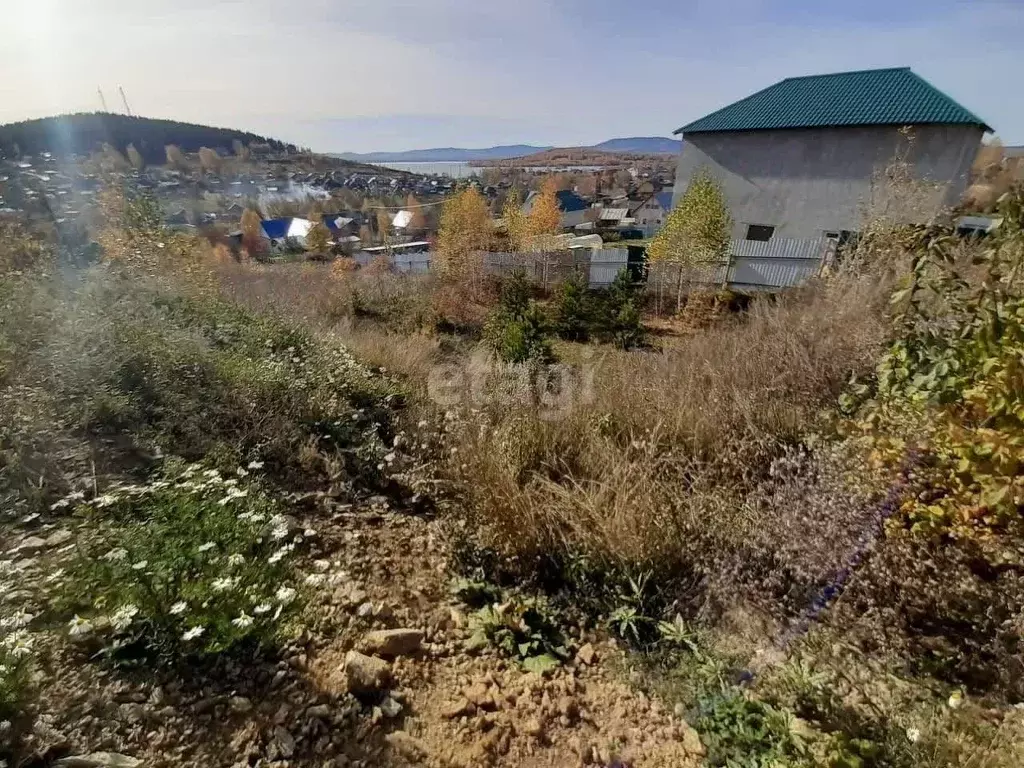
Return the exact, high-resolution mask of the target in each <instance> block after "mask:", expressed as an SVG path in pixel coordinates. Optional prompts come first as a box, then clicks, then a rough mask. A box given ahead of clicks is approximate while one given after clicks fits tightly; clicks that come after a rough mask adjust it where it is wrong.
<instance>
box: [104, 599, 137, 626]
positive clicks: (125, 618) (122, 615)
mask: <svg viewBox="0 0 1024 768" xmlns="http://www.w3.org/2000/svg"><path fill="white" fill-rule="evenodd" d="M138 613H139V609H138V607H137V606H134V605H122V606H121V607H120V608H118V609H117V610H116V611H115V612H114V615H113V616H111V617H110V624H111V626H113V627H114V629H116V630H118V631H119V632H120V631H122V630H125V629H128V627H130V626H131V624H132V619H134V618H135V617H136V615H138Z"/></svg>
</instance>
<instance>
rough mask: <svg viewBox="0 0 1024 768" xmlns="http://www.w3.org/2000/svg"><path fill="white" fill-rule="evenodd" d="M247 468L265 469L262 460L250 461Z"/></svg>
mask: <svg viewBox="0 0 1024 768" xmlns="http://www.w3.org/2000/svg"><path fill="white" fill-rule="evenodd" d="M247 468H248V469H263V462H262V461H250V462H249V464H248V467H247Z"/></svg>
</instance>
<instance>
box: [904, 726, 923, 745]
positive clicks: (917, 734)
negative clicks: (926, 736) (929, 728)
mask: <svg viewBox="0 0 1024 768" xmlns="http://www.w3.org/2000/svg"><path fill="white" fill-rule="evenodd" d="M920 738H921V731H920V730H918V729H917V728H907V740H908V741H909V742H910V743H911V744H916V743H917V742H918V740H920Z"/></svg>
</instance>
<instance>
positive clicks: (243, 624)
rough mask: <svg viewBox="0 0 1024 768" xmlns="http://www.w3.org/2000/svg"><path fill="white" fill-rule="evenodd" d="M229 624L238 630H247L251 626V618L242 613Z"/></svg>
mask: <svg viewBox="0 0 1024 768" xmlns="http://www.w3.org/2000/svg"><path fill="white" fill-rule="evenodd" d="M231 623H232V624H234V625H235V626H236V627H238V628H239V629H248V628H249V627H251V626H252V623H253V618H252V616H250V615H249V614H247V613H245V612H244V611H243V612H242V613H241V614H240V615H239V616H238V618H237V619H232V620H231Z"/></svg>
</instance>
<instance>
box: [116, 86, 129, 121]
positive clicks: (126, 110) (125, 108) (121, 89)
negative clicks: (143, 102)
mask: <svg viewBox="0 0 1024 768" xmlns="http://www.w3.org/2000/svg"><path fill="white" fill-rule="evenodd" d="M117 90H119V91H120V92H121V101H123V102H124V111H125V112H127V113H128V117H132V108H131V107H129V106H128V97H127V96H125V95H124V88H122V87H121V86H120V85H119V86H117Z"/></svg>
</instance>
